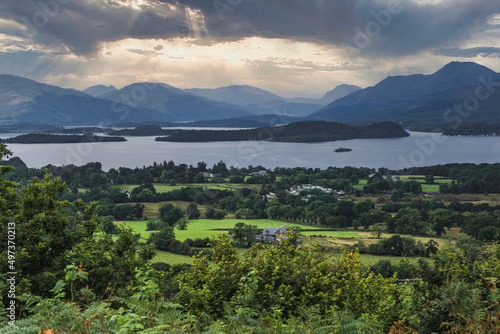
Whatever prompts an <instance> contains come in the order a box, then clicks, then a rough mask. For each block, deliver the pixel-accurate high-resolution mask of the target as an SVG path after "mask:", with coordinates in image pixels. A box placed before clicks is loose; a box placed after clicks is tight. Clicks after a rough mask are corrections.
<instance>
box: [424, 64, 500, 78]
mask: <svg viewBox="0 0 500 334" xmlns="http://www.w3.org/2000/svg"><path fill="white" fill-rule="evenodd" d="M463 72H478V73H495V72H494V71H493V70H491V69H489V68H487V67H486V66H483V65H479V64H477V63H474V62H470V61H469V62H459V61H452V62H451V63H448V64H446V65H445V66H443V67H442V68H441V69H440V70H438V71H437V72H436V73H434V74H433V75H456V74H458V73H463Z"/></svg>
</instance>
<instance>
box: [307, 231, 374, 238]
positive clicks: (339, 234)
mask: <svg viewBox="0 0 500 334" xmlns="http://www.w3.org/2000/svg"><path fill="white" fill-rule="evenodd" d="M301 234H302V235H304V236H311V235H315V236H318V237H319V236H321V237H326V238H370V237H371V236H364V235H361V234H359V233H356V232H347V231H318V232H315V231H305V232H301Z"/></svg>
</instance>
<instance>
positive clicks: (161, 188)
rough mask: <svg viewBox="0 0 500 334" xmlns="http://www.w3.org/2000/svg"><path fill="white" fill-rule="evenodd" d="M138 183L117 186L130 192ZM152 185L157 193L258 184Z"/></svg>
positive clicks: (240, 187) (237, 187)
mask: <svg viewBox="0 0 500 334" xmlns="http://www.w3.org/2000/svg"><path fill="white" fill-rule="evenodd" d="M138 186H139V185H138V184H123V185H119V186H117V187H119V188H124V189H126V190H127V191H128V192H132V190H134V189H135V188H137V187H138ZM153 186H154V187H155V189H156V192H158V193H166V192H169V191H173V190H179V189H181V188H186V187H202V188H203V189H205V188H206V189H221V190H222V189H229V190H237V189H242V188H249V189H259V187H260V185H258V184H240V183H181V184H178V185H175V186H170V185H168V184H162V183H154V184H153Z"/></svg>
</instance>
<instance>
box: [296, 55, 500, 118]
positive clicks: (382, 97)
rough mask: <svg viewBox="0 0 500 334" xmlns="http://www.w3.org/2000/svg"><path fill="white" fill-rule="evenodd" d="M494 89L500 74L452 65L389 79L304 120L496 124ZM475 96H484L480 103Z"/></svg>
mask: <svg viewBox="0 0 500 334" xmlns="http://www.w3.org/2000/svg"><path fill="white" fill-rule="evenodd" d="M488 82H489V84H488ZM485 83H487V84H485ZM495 87H496V89H495ZM498 87H500V75H499V74H498V73H495V72H494V71H492V70H490V69H489V68H487V67H484V66H482V65H478V64H476V63H471V62H467V63H459V62H452V63H450V64H448V65H446V66H444V67H443V68H442V69H440V70H439V71H437V72H436V73H434V74H431V75H421V74H418V75H410V76H393V77H388V78H386V79H385V80H383V81H381V82H380V83H378V84H377V85H375V86H373V87H368V88H365V89H362V90H359V91H356V92H354V93H352V94H349V95H348V96H346V97H343V98H341V99H338V100H336V101H334V102H333V103H331V104H329V105H327V106H325V107H323V108H321V109H320V110H318V111H317V112H314V113H312V114H311V115H309V116H307V117H306V118H307V119H309V120H326V121H336V122H345V123H364V122H373V121H381V120H390V121H398V122H402V123H403V124H404V125H405V126H414V125H422V124H427V125H429V124H439V123H449V122H458V120H459V118H460V117H461V118H462V119H463V120H467V121H476V122H491V121H498V120H499V117H500V113H499V110H500V109H499V107H500V89H498ZM478 94H479V96H484V97H486V96H487V98H485V99H479V98H477V97H476V95H478ZM467 104H471V105H467ZM456 105H458V106H461V107H462V109H464V108H465V109H471V108H472V109H474V110H473V112H472V110H470V111H469V112H467V111H464V112H462V113H459V112H456V111H454V110H455V109H454V108H455V106H456Z"/></svg>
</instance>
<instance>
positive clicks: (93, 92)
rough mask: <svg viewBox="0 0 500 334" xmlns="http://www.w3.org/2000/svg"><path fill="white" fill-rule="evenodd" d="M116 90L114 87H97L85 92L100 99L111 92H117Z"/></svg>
mask: <svg viewBox="0 0 500 334" xmlns="http://www.w3.org/2000/svg"><path fill="white" fill-rule="evenodd" d="M116 90H117V89H116V88H115V87H114V86H112V85H109V86H105V85H95V86H91V87H89V88H87V89H85V90H83V92H84V93H86V94H89V95H90V96H94V97H98V96H101V95H104V94H106V93H109V92H115V91H116Z"/></svg>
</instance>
